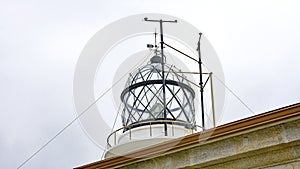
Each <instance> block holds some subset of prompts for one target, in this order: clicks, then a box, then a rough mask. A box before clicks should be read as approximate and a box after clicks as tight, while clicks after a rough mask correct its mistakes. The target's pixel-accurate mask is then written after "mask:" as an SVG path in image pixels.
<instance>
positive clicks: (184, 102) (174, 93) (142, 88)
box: [121, 55, 195, 132]
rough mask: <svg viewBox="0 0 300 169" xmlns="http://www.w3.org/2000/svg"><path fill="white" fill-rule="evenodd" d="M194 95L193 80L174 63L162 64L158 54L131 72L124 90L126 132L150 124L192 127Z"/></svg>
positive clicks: (123, 118)
mask: <svg viewBox="0 0 300 169" xmlns="http://www.w3.org/2000/svg"><path fill="white" fill-rule="evenodd" d="M162 65H164V81H165V82H164V81H163V74H162V70H163V69H162ZM164 83H165V84H164ZM163 85H165V92H164V91H163ZM164 97H165V103H164ZM194 98H195V92H194V90H193V89H192V87H191V86H190V81H189V80H188V79H187V77H186V76H185V75H184V74H183V73H182V72H181V70H180V69H178V68H176V67H175V66H174V65H169V64H166V63H165V64H162V58H161V57H160V56H157V55H155V56H153V57H152V58H151V59H150V62H148V63H147V64H146V65H144V66H142V67H140V68H138V69H137V70H135V71H134V72H132V73H130V75H129V78H128V80H127V82H126V85H125V89H124V90H123V92H122V93H121V101H122V103H123V112H122V123H123V126H124V132H125V131H126V130H128V129H131V128H135V127H139V126H143V125H149V123H152V124H162V123H172V124H174V122H178V123H175V124H178V125H184V127H186V128H189V129H193V128H194V127H195V106H194ZM164 104H165V106H164ZM164 108H165V112H164Z"/></svg>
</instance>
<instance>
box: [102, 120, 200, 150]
mask: <svg viewBox="0 0 300 169" xmlns="http://www.w3.org/2000/svg"><path fill="white" fill-rule="evenodd" d="M165 124H166V125H167V129H168V130H167V131H168V137H174V138H175V137H180V136H185V135H188V134H193V133H195V132H199V131H202V127H201V126H198V125H192V124H191V123H187V122H182V121H172V120H153V121H145V122H139V123H135V124H130V125H128V126H124V127H122V128H119V129H117V130H115V131H114V132H112V133H111V134H110V135H109V136H108V137H107V148H110V147H112V146H115V145H118V144H119V143H120V140H127V141H130V140H137V139H136V138H138V140H141V139H143V138H157V137H159V136H164V132H163V134H162V132H158V131H161V129H163V128H164V125H165ZM185 126H194V128H193V129H189V128H186V127H185ZM124 130H126V131H125V132H124ZM147 131H149V132H147ZM141 133H143V134H141ZM141 136H142V137H141Z"/></svg>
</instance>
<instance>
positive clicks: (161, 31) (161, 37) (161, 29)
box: [144, 18, 177, 136]
mask: <svg viewBox="0 0 300 169" xmlns="http://www.w3.org/2000/svg"><path fill="white" fill-rule="evenodd" d="M144 20H145V21H148V22H159V25H160V50H161V58H162V62H161V66H162V81H163V87H162V89H163V104H164V105H163V106H164V119H165V120H166V119H167V110H166V79H165V68H164V67H165V63H164V62H165V61H164V35H163V23H164V22H171V23H177V20H173V21H167V20H162V19H160V20H150V19H148V18H144ZM155 37H156V36H155ZM164 132H165V136H168V127H167V123H166V122H165V123H164Z"/></svg>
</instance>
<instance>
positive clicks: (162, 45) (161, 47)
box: [159, 20, 168, 136]
mask: <svg viewBox="0 0 300 169" xmlns="http://www.w3.org/2000/svg"><path fill="white" fill-rule="evenodd" d="M159 24H160V50H161V59H162V61H161V66H162V81H163V87H162V90H163V104H164V120H167V111H166V79H165V61H164V36H163V25H162V24H163V21H162V20H159ZM164 128H165V136H168V128H167V122H165V123H164Z"/></svg>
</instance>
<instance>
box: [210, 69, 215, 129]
mask: <svg viewBox="0 0 300 169" xmlns="http://www.w3.org/2000/svg"><path fill="white" fill-rule="evenodd" d="M209 79H210V95H211V110H212V113H213V125H214V127H216V113H215V102H214V87H213V79H212V72H210V73H209Z"/></svg>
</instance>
